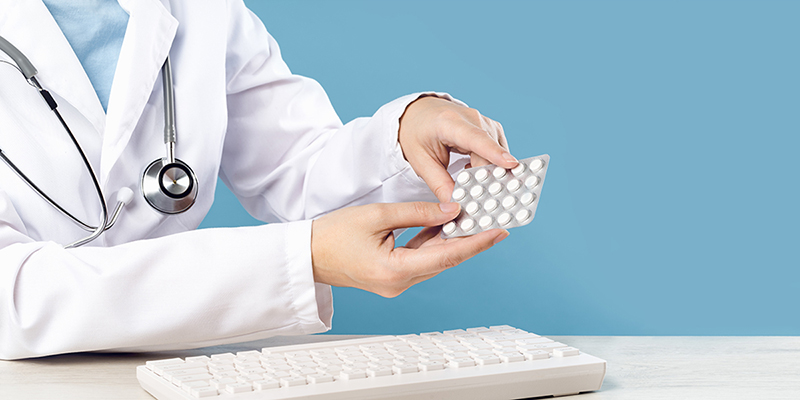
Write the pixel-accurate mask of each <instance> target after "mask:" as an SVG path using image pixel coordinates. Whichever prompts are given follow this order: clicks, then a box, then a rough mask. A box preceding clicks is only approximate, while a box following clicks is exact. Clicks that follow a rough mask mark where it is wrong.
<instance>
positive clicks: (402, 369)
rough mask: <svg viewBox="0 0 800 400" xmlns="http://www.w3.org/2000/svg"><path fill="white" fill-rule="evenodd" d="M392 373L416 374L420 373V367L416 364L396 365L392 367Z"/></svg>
mask: <svg viewBox="0 0 800 400" xmlns="http://www.w3.org/2000/svg"><path fill="white" fill-rule="evenodd" d="M392 372H394V373H395V374H398V375H400V374H413V373H415V372H419V367H417V366H416V365H415V364H401V365H395V366H393V367H392Z"/></svg>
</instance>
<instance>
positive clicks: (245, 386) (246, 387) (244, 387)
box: [225, 383, 253, 394]
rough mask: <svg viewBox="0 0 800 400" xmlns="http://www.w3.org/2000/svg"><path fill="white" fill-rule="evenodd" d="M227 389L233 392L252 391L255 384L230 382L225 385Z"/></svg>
mask: <svg viewBox="0 0 800 400" xmlns="http://www.w3.org/2000/svg"><path fill="white" fill-rule="evenodd" d="M225 391H226V392H228V393H231V394H236V393H245V392H252V391H253V385H251V384H249V383H229V384H227V385H225Z"/></svg>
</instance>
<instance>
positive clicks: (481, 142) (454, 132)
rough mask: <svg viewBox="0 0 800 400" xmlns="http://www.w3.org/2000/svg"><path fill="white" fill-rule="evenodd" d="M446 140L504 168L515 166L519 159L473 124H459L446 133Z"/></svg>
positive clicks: (462, 150) (466, 151) (464, 151)
mask: <svg viewBox="0 0 800 400" xmlns="http://www.w3.org/2000/svg"><path fill="white" fill-rule="evenodd" d="M446 135H447V136H445V140H447V141H448V142H450V143H451V144H452V146H454V147H456V148H458V149H459V150H460V151H461V152H463V153H471V154H472V153H474V154H477V155H479V156H481V157H483V158H484V159H486V160H488V161H489V162H490V163H491V164H496V165H499V166H501V167H503V168H514V167H516V166H517V164H518V161H517V159H516V158H514V156H512V155H511V153H509V152H508V151H507V150H506V149H505V148H503V146H501V145H500V143H498V142H497V140H495V139H494V138H493V137H492V136H491V135H490V134H489V133H488V132H486V130H484V129H481V128H478V127H477V126H474V125H471V124H459V125H457V127H456V129H450V130H448V131H447V133H446Z"/></svg>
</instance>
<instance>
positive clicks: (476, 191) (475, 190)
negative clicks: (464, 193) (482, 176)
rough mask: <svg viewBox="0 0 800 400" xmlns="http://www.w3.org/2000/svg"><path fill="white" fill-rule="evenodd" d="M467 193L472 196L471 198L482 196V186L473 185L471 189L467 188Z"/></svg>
mask: <svg viewBox="0 0 800 400" xmlns="http://www.w3.org/2000/svg"><path fill="white" fill-rule="evenodd" d="M469 194H470V195H471V196H472V198H473V199H477V198H480V197H481V196H483V186H481V185H475V186H473V187H472V189H470V190H469Z"/></svg>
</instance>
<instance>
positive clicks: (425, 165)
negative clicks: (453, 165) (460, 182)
mask: <svg viewBox="0 0 800 400" xmlns="http://www.w3.org/2000/svg"><path fill="white" fill-rule="evenodd" d="M417 162H418V164H419V165H420V168H419V171H416V172H417V174H418V175H419V177H420V178H422V180H423V181H425V183H426V184H427V185H428V187H429V188H431V191H432V192H433V194H434V195H436V198H437V199H439V201H441V202H448V201H450V196H451V195H452V194H453V188H454V187H455V182H454V181H453V177H452V176H450V174H449V173H447V169H445V167H444V166H442V164H440V163H439V162H437V161H436V160H435V159H434V158H432V157H427V156H423V157H422V158H421V159H419V160H417Z"/></svg>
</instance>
